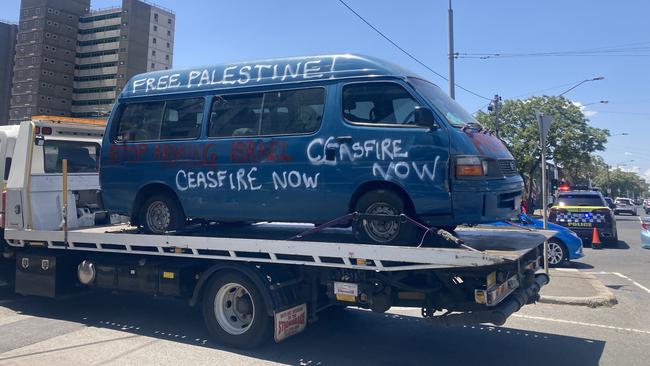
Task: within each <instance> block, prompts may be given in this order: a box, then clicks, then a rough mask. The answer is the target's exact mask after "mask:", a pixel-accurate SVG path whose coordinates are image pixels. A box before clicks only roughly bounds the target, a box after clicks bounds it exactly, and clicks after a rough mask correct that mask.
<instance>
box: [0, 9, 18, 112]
mask: <svg viewBox="0 0 650 366" xmlns="http://www.w3.org/2000/svg"><path fill="white" fill-rule="evenodd" d="M17 33H18V25H17V24H13V23H10V22H5V21H0V125H6V124H8V123H9V105H10V101H11V80H12V78H13V73H14V56H15V52H16V34H17Z"/></svg>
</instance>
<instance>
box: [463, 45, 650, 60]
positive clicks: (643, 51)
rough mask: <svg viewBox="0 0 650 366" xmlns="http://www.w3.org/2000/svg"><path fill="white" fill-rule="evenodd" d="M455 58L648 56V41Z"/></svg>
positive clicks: (481, 54) (466, 54) (649, 46)
mask: <svg viewBox="0 0 650 366" xmlns="http://www.w3.org/2000/svg"><path fill="white" fill-rule="evenodd" d="M455 56H456V57H457V58H476V59H484V60H485V59H490V58H515V57H585V56H606V57H623V56H625V57H649V56H650V41H642V42H634V43H626V44H622V45H616V46H605V47H596V48H588V49H581V50H568V51H547V52H484V53H480V52H477V53H472V52H459V53H456V55H455Z"/></svg>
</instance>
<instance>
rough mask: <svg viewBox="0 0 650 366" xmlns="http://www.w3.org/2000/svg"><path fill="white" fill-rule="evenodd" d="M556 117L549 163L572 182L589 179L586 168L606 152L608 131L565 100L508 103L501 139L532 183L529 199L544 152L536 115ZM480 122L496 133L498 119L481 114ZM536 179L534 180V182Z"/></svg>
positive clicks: (501, 123)
mask: <svg viewBox="0 0 650 366" xmlns="http://www.w3.org/2000/svg"><path fill="white" fill-rule="evenodd" d="M536 110H539V111H540V112H541V113H543V114H547V115H551V116H552V117H553V124H552V125H551V129H550V130H549V134H548V138H547V141H546V143H547V159H548V160H549V161H550V160H552V161H553V162H555V164H557V165H558V166H560V167H562V169H563V173H564V175H565V177H566V178H568V179H569V181H572V182H577V181H582V180H583V179H585V175H584V174H585V170H584V168H585V166H588V165H589V164H591V163H593V157H592V153H593V152H595V151H602V150H604V149H605V143H606V142H607V137H608V136H609V131H608V130H606V129H600V128H595V127H592V126H590V125H589V120H588V119H587V118H586V117H585V115H584V114H583V113H582V112H581V111H580V108H578V107H577V106H575V105H573V104H572V103H571V102H570V101H569V100H567V99H565V98H564V97H551V96H541V97H531V98H529V99H525V100H520V99H518V100H506V101H505V102H504V103H503V106H502V108H501V111H500V113H499V136H500V137H501V139H503V141H504V142H505V143H506V145H508V147H509V148H510V151H511V152H512V155H513V156H514V157H515V159H516V161H517V165H518V166H519V171H520V173H522V175H523V176H524V179H525V180H526V181H527V182H528V184H526V193H527V197H529V199H530V197H531V195H532V192H533V184H532V179H534V178H535V177H537V176H539V175H540V174H539V173H538V170H539V169H540V160H541V149H540V144H539V131H538V129H537V120H536V117H535V111H536ZM476 118H477V120H478V121H479V122H481V123H482V124H483V125H484V126H486V127H487V128H489V129H491V130H494V129H495V123H494V116H493V115H491V114H487V113H484V112H479V113H478V114H477V116H476ZM531 178H532V179H531Z"/></svg>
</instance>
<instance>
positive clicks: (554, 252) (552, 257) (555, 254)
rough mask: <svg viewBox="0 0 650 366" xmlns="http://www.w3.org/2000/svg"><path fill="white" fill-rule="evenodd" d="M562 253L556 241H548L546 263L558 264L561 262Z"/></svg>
mask: <svg viewBox="0 0 650 366" xmlns="http://www.w3.org/2000/svg"><path fill="white" fill-rule="evenodd" d="M563 258H564V254H563V253H562V247H561V246H560V244H558V243H554V242H549V243H548V263H549V264H559V263H560V262H562V259H563Z"/></svg>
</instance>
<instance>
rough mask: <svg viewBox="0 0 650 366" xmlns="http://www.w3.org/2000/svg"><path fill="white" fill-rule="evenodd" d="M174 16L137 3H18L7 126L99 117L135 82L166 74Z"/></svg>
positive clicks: (64, 0) (25, 0) (67, 0)
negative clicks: (47, 118) (41, 118)
mask: <svg viewBox="0 0 650 366" xmlns="http://www.w3.org/2000/svg"><path fill="white" fill-rule="evenodd" d="M175 20H176V19H175V14H174V13H173V12H172V11H171V10H168V9H164V8H161V7H159V6H156V5H154V4H151V3H148V2H145V1H142V0H123V1H122V6H120V7H114V8H108V9H97V10H90V0H22V1H21V13H20V22H19V28H18V35H17V45H16V56H15V62H14V75H13V85H12V91H11V94H12V97H11V108H10V112H9V113H10V115H9V121H10V123H20V121H23V120H27V119H29V118H31V116H34V115H39V114H48V115H60V116H73V117H104V116H106V115H108V114H109V113H110V110H111V107H112V104H113V102H114V101H115V98H116V97H117V95H118V94H119V93H120V91H121V89H122V87H123V86H124V85H125V84H126V82H127V81H128V79H129V78H130V77H132V76H133V75H135V74H138V73H142V72H146V71H150V70H161V69H166V68H170V67H171V65H172V61H173V59H172V56H173V47H174V45H173V40H174V29H175Z"/></svg>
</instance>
